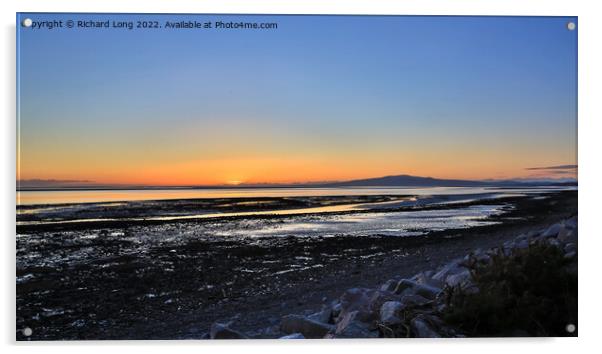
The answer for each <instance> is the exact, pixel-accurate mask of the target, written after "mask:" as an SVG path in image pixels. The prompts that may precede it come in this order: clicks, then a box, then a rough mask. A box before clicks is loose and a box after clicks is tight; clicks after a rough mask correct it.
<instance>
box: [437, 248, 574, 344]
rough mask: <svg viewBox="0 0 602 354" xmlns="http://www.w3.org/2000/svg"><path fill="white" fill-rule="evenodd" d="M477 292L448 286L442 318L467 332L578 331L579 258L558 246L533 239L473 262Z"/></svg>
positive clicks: (475, 334) (527, 333)
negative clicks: (575, 327)
mask: <svg viewBox="0 0 602 354" xmlns="http://www.w3.org/2000/svg"><path fill="white" fill-rule="evenodd" d="M471 268H472V269H471V274H472V278H473V281H474V284H475V285H476V286H477V287H478V288H479V289H480V291H479V292H477V293H467V292H464V291H461V290H459V289H448V290H450V291H449V293H448V298H447V301H448V307H447V308H446V310H445V311H444V320H445V321H446V322H447V323H449V324H451V325H452V326H455V327H456V328H459V329H460V330H462V331H463V332H464V333H465V334H466V335H467V336H469V337H485V336H543V337H547V336H554V337H558V336H576V335H577V331H575V332H573V333H569V332H567V330H566V326H567V325H568V324H575V325H576V324H577V261H576V259H575V258H573V259H568V258H565V257H564V253H563V252H562V251H561V250H560V249H559V248H557V247H555V246H551V245H548V244H545V243H541V242H540V243H534V244H531V245H530V246H529V248H526V249H516V250H513V251H512V252H511V253H510V254H504V252H503V251H502V250H499V251H497V252H496V253H495V254H494V255H493V256H492V262H491V263H489V264H485V265H482V264H478V263H476V262H475V263H474V265H472V266H471Z"/></svg>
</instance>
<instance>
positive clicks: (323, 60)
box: [17, 14, 577, 185]
mask: <svg viewBox="0 0 602 354" xmlns="http://www.w3.org/2000/svg"><path fill="white" fill-rule="evenodd" d="M26 17H27V18H31V19H32V20H34V21H43V20H63V21H66V20H68V19H73V20H76V21H77V20H100V21H105V20H109V21H111V22H112V21H134V25H136V21H138V20H147V21H159V24H160V25H161V26H164V25H165V21H173V22H176V21H182V20H186V21H189V20H193V21H198V22H209V21H212V22H215V21H220V20H221V21H224V22H230V21H235V22H237V21H243V22H258V23H263V22H269V23H277V29H270V30H253V29H178V30H176V29H166V28H160V29H133V30H127V29H120V28H119V29H118V28H110V29H94V28H71V29H69V28H54V29H32V28H26V27H22V26H18V27H17V37H18V39H17V46H18V53H17V56H18V59H17V60H18V114H19V117H18V119H19V121H18V129H19V131H18V134H19V136H18V156H17V179H18V180H34V179H35V180H54V181H58V182H60V181H88V182H92V183H100V184H137V185H211V184H239V183H290V182H316V181H338V180H350V179H357V178H369V177H379V176H386V175H397V174H410V175H417V176H431V177H439V178H458V179H508V178H557V177H562V178H565V177H576V175H575V174H576V168H574V166H573V165H575V164H576V163H577V106H576V104H577V102H576V100H577V93H576V91H577V86H576V84H577V77H576V73H577V62H576V60H577V54H576V53H577V30H574V31H569V30H568V29H567V23H568V22H569V21H574V22H576V18H568V17H565V18H562V17H540V18H534V17H402V16H399V17H398V16H384V17H383V16H224V15H192V16H191V15H164V16H161V15H120V14H97V15H82V14H64V15H58V14H20V15H18V18H17V21H18V23H20V22H21V21H22V20H23V19H24V18H26ZM567 166H569V167H567ZM571 166H573V167H571ZM555 167H557V168H555ZM86 183H87V182H86Z"/></svg>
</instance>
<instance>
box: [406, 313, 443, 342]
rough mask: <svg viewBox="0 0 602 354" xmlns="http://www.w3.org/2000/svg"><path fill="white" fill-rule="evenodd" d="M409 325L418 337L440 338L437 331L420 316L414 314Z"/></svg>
mask: <svg viewBox="0 0 602 354" xmlns="http://www.w3.org/2000/svg"><path fill="white" fill-rule="evenodd" d="M410 326H411V328H412V332H414V335H415V336H416V337H419V338H440V337H441V336H440V335H439V333H437V332H435V331H434V330H433V329H432V328H431V326H429V324H428V323H426V321H425V320H424V319H422V318H421V317H420V316H416V317H415V318H414V319H413V320H412V321H411V322H410Z"/></svg>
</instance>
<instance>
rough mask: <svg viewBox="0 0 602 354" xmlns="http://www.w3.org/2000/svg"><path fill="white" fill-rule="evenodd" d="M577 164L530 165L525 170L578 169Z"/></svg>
mask: <svg viewBox="0 0 602 354" xmlns="http://www.w3.org/2000/svg"><path fill="white" fill-rule="evenodd" d="M576 169H577V165H559V166H547V167H528V168H526V169H525V170H529V171H541V170H545V171H553V170H576Z"/></svg>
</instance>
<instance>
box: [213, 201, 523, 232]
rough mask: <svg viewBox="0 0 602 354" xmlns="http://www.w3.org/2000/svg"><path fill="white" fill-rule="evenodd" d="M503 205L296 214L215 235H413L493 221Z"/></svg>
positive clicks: (480, 224)
mask: <svg viewBox="0 0 602 354" xmlns="http://www.w3.org/2000/svg"><path fill="white" fill-rule="evenodd" d="M510 208H511V207H510V206H504V205H474V206H469V207H466V208H457V209H443V210H421V211H404V212H385V213H353V214H344V215H322V216H319V217H318V216H311V215H306V216H296V217H291V218H287V219H285V220H283V221H282V222H280V223H272V224H267V225H266V224H264V223H255V224H253V223H251V224H249V223H245V224H244V225H242V227H236V226H234V227H231V228H227V229H225V230H214V231H213V234H214V235H215V236H228V237H232V236H236V237H263V236H310V237H311V236H323V237H328V236H336V235H348V236H366V235H386V236H416V235H421V234H423V233H425V232H428V231H437V230H447V229H463V228H469V227H474V226H484V225H492V224H495V223H496V222H495V221H491V220H488V218H489V217H491V216H494V215H501V214H503V213H504V212H505V211H507V210H509V209H510Z"/></svg>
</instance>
